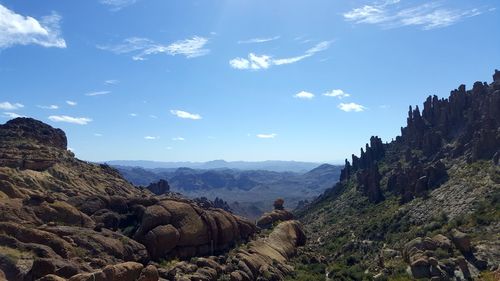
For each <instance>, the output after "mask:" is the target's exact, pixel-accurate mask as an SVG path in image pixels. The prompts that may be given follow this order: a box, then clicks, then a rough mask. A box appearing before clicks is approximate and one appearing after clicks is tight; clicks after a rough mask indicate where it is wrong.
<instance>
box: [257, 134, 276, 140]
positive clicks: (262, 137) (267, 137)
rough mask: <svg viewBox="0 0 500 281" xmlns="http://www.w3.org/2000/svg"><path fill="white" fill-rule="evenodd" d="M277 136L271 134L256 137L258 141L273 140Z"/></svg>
mask: <svg viewBox="0 0 500 281" xmlns="http://www.w3.org/2000/svg"><path fill="white" fill-rule="evenodd" d="M276 136H278V134H275V133H272V134H257V137H258V138H259V139H274V138H275V137H276Z"/></svg>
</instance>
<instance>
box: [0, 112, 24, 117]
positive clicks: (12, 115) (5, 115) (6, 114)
mask: <svg viewBox="0 0 500 281" xmlns="http://www.w3.org/2000/svg"><path fill="white" fill-rule="evenodd" d="M3 117H7V118H19V117H26V116H24V115H21V114H17V113H15V112H4V113H3Z"/></svg>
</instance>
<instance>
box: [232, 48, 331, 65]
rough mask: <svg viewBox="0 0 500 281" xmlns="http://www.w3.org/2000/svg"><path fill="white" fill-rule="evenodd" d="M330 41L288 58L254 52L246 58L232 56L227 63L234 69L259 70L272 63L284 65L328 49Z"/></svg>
mask: <svg viewBox="0 0 500 281" xmlns="http://www.w3.org/2000/svg"><path fill="white" fill-rule="evenodd" d="M331 43H332V42H331V41H323V42H320V43H318V44H316V45H315V46H314V47H312V48H310V49H308V50H306V51H305V53H304V54H302V55H300V56H295V57H289V58H278V59H275V58H273V57H272V56H270V55H256V54H255V53H250V54H248V57H247V58H241V57H238V58H234V59H232V60H230V61H229V65H230V66H231V67H232V68H235V69H251V70H260V69H268V68H269V67H271V66H273V65H285V64H291V63H296V62H299V61H301V60H303V59H305V58H308V57H311V56H313V55H314V54H316V53H318V52H322V51H324V50H326V49H328V48H329V47H330V45H331Z"/></svg>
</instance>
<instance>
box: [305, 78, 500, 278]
mask: <svg viewBox="0 0 500 281" xmlns="http://www.w3.org/2000/svg"><path fill="white" fill-rule="evenodd" d="M406 123H407V125H406V127H404V128H402V129H401V136H398V137H397V138H396V139H395V140H393V141H391V142H390V143H383V142H382V140H381V139H380V138H378V137H376V136H373V137H371V138H370V142H369V143H368V144H367V145H366V146H365V148H363V149H361V151H360V155H359V156H356V155H353V156H352V157H351V160H346V162H345V166H344V169H343V170H342V173H341V176H340V182H339V183H338V184H336V185H335V186H334V187H333V188H331V189H329V190H328V191H326V192H325V193H324V194H322V195H321V196H320V197H318V198H317V199H316V200H315V201H314V202H312V203H310V204H308V205H307V206H304V207H303V208H302V209H300V210H298V211H297V212H296V215H297V216H298V218H299V219H300V220H301V221H302V222H303V223H304V225H305V228H306V234H307V235H308V237H309V238H310V239H309V240H308V244H307V245H306V247H305V248H304V250H303V251H302V253H301V255H300V256H299V257H298V258H297V259H296V262H297V263H298V264H300V265H301V266H305V267H306V268H318V267H320V268H322V269H323V270H324V274H326V275H327V276H328V278H330V279H331V280H337V279H344V280H360V279H364V278H376V279H378V280H387V279H389V280H392V279H396V280H399V279H398V278H407V276H408V274H407V270H406V269H407V268H408V271H409V272H410V276H411V277H414V278H417V277H419V276H421V275H420V273H422V272H424V275H425V277H426V278H434V279H433V280H461V279H460V278H462V277H463V279H467V280H470V279H478V278H483V277H484V276H490V275H492V274H493V275H494V274H497V273H494V272H496V271H498V270H499V264H500V258H499V257H498V255H497V253H498V252H499V251H500V244H499V243H498V241H499V240H498V239H499V236H498V233H500V205H499V204H500V203H499V202H500V200H499V199H500V168H499V165H498V164H499V160H498V159H499V155H500V72H499V71H495V74H494V76H493V83H491V84H487V83H485V82H476V83H474V85H473V87H472V89H470V90H466V87H465V86H464V85H461V86H459V87H458V88H457V89H456V90H453V91H452V92H451V93H450V97H449V98H446V99H445V98H442V99H440V98H438V97H437V96H430V97H428V98H427V99H426V101H425V102H424V106H423V110H422V111H420V108H419V107H418V106H417V107H415V108H413V107H410V109H409V112H408V118H407V122H406ZM456 233H464V235H466V236H467V237H469V241H470V249H469V251H468V252H466V253H464V252H463V251H460V250H459V247H458V246H457V245H455V244H454V245H453V246H452V247H450V249H451V250H450V251H451V252H449V253H448V252H447V250H445V249H442V248H440V247H435V245H434V244H433V242H432V243H427V242H428V241H430V240H432V239H433V238H434V237H436V235H441V236H442V237H447V239H450V240H453V237H454V234H456ZM441 236H439V237H441ZM429 237H433V238H429ZM415 239H416V240H415ZM412 241H413V242H412ZM421 241H424V242H421ZM407 243H408V244H407ZM422 243H423V244H422ZM405 245H406V247H405ZM412 245H413V246H412ZM415 245H417V246H415ZM419 245H420V246H419ZM422 245H425V246H422ZM429 245H431V246H429ZM428 246H429V247H431V248H429V249H427V248H426V247H428ZM412 247H413V248H415V247H416V249H418V250H419V251H420V250H421V251H423V254H419V255H417V256H415V255H413V253H414V252H415V251H414V250H411V248H412ZM405 248H409V249H407V250H404V249H405ZM435 251H437V253H434V252H435ZM417 252H418V251H417ZM445 252H446V253H447V254H446V253H445ZM398 253H399V254H398ZM403 253H404V254H403ZM387 254H389V256H390V258H388V257H387ZM403 256H404V257H403ZM320 257H321V258H320ZM384 257H385V258H384ZM471 257H476V258H471ZM310 260H315V261H316V262H315V263H310V262H309V261H310ZM318 260H321V262H319V263H318V262H317V261H318ZM443 260H444V261H446V262H448V263H447V264H448V265H447V266H445V265H444V263H443ZM384 261H385V262H384ZM417 261H418V262H417ZM431 261H432V263H431ZM436 262H437V263H436ZM440 263H441V264H440ZM464 265H466V266H464ZM418 266H421V267H422V268H423V269H422V270H420V269H418ZM413 268H417V270H416V271H415V272H414V271H413V270H412V269H413ZM446 268H448V271H447V270H446ZM438 269H439V272H438ZM452 269H453V270H452ZM442 272H444V273H443V274H441V273H442ZM438 273H439V276H438V275H437V274H438ZM445 273H446V274H445ZM298 276H300V272H299V275H298Z"/></svg>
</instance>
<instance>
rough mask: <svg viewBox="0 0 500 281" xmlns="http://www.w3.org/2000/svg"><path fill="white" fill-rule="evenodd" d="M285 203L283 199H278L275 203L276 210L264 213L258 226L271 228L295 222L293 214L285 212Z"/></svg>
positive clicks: (258, 221)
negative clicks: (277, 224)
mask: <svg viewBox="0 0 500 281" xmlns="http://www.w3.org/2000/svg"><path fill="white" fill-rule="evenodd" d="M284 203H285V201H284V200H283V199H281V198H279V199H277V200H276V201H275V202H274V210H273V211H271V212H267V213H264V214H263V215H262V216H261V217H260V218H259V219H258V220H257V226H258V227H260V228H271V227H272V226H273V225H274V224H275V223H278V222H283V221H287V220H293V214H292V213H291V212H289V211H287V210H285V207H284V206H283V205H284Z"/></svg>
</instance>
